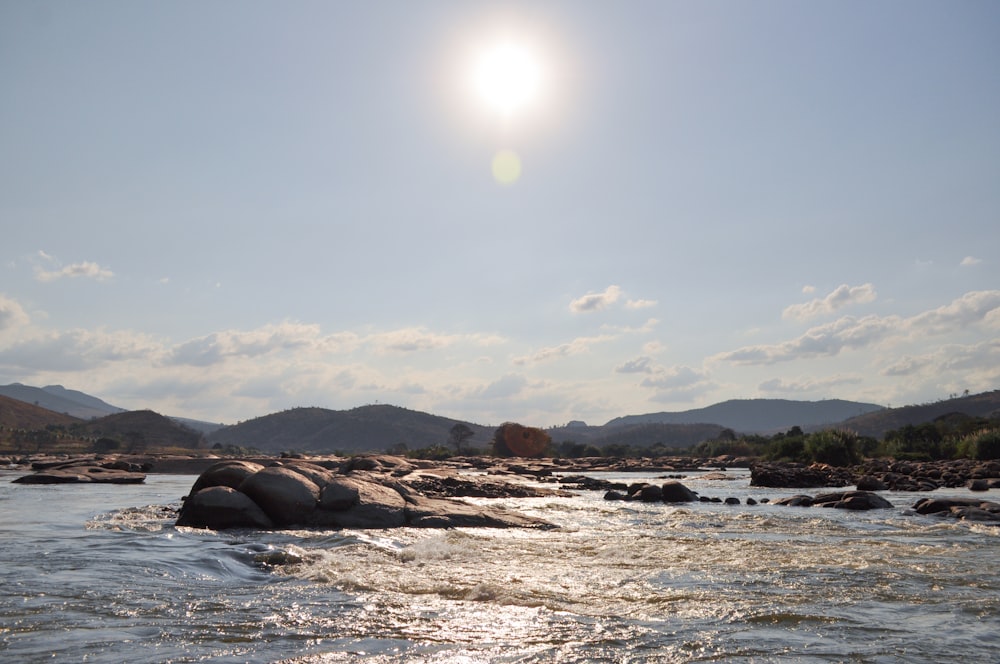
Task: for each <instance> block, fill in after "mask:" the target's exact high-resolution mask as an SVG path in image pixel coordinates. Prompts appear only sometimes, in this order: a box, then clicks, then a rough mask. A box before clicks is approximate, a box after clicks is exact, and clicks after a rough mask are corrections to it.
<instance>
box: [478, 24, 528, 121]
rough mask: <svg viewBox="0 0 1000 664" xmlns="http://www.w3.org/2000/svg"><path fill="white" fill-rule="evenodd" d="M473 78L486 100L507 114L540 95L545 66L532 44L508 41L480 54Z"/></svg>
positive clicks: (481, 95) (480, 94)
mask: <svg viewBox="0 0 1000 664" xmlns="http://www.w3.org/2000/svg"><path fill="white" fill-rule="evenodd" d="M472 81H473V85H474V86H475V90H476V92H477V93H478V94H479V96H480V97H481V98H482V100H483V101H484V102H486V103H487V104H488V105H489V106H490V107H491V108H492V109H494V110H496V111H498V112H500V113H502V114H503V115H505V116H506V115H510V114H511V113H513V112H515V111H519V110H521V109H522V108H524V107H526V106H529V105H530V104H531V103H533V102H534V101H535V100H536V99H537V97H538V93H539V88H540V84H541V81H542V68H541V65H540V63H539V61H538V58H537V57H536V56H535V54H534V53H533V52H532V51H531V50H530V49H529V48H528V47H526V46H524V45H523V44H518V43H515V42H506V43H502V44H497V45H496V46H493V47H492V48H489V49H487V50H486V51H484V52H483V53H482V54H481V55H480V56H479V58H478V59H477V60H476V62H475V66H474V68H473V72H472Z"/></svg>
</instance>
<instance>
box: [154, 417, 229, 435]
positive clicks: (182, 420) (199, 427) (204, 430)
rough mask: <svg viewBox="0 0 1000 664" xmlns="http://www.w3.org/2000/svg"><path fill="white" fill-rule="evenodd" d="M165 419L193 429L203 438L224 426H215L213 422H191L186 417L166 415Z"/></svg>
mask: <svg viewBox="0 0 1000 664" xmlns="http://www.w3.org/2000/svg"><path fill="white" fill-rule="evenodd" d="M167 417H169V418H170V419H172V420H173V421H174V422H176V423H177V424H180V425H182V426H186V427H188V428H189V429H194V430H195V431H198V432H200V433H201V434H202V435H203V436H207V435H208V434H210V433H212V432H213V431H218V430H219V429H221V428H222V427H224V426H226V425H225V424H217V423H215V422H204V421H202V420H192V419H188V418H186V417H174V416H173V415H168V416H167Z"/></svg>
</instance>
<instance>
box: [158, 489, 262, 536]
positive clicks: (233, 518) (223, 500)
mask: <svg viewBox="0 0 1000 664" xmlns="http://www.w3.org/2000/svg"><path fill="white" fill-rule="evenodd" d="M177 525H178V526H190V527H192V528H211V529H213V530H224V529H226V528H273V527H274V522H273V521H272V520H271V519H270V517H268V516H267V514H265V513H264V510H262V509H261V508H260V506H259V505H257V503H255V502H254V501H252V500H251V499H250V497H249V496H247V495H246V494H243V493H240V492H239V491H236V490H235V489H233V488H231V487H228V486H213V487H209V488H207V489H202V490H201V491H199V492H197V493H195V494H192V495H191V496H189V497H188V498H187V500H186V501H185V502H184V506H183V507H182V508H181V513H180V515H179V516H178V518H177Z"/></svg>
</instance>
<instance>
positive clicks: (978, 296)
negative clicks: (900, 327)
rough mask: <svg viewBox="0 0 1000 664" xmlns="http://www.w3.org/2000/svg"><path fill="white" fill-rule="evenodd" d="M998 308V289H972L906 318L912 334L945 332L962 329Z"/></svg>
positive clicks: (999, 301)
mask: <svg viewBox="0 0 1000 664" xmlns="http://www.w3.org/2000/svg"><path fill="white" fill-rule="evenodd" d="M997 309H1000V290H991V291H972V292H970V293H966V294H965V295H963V296H962V297H960V298H958V299H956V300H953V301H952V302H950V303H949V304H946V305H944V306H941V307H938V308H937V309H933V310H931V311H925V312H924V313H921V314H917V315H916V316H913V317H912V318H910V319H908V320H907V327H908V328H909V330H910V332H911V333H912V334H918V335H929V334H946V333H948V332H951V331H953V330H957V329H962V328H964V327H967V326H969V325H972V324H974V323H977V322H979V321H981V320H984V319H985V318H987V317H988V316H990V315H991V314H993V315H996V314H995V313H994V312H996V310H997Z"/></svg>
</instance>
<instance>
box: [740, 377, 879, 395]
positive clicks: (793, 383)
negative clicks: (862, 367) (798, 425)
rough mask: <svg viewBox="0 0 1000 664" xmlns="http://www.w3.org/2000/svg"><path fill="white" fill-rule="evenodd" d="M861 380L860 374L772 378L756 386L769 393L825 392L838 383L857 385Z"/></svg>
mask: <svg viewBox="0 0 1000 664" xmlns="http://www.w3.org/2000/svg"><path fill="white" fill-rule="evenodd" d="M861 382H862V379H861V377H860V376H840V375H837V376H828V377H826V378H800V379H798V380H785V379H783V378H772V379H771V380H766V381H764V382H763V383H761V384H760V385H758V386H757V389H759V390H760V391H761V392H764V393H769V394H805V393H815V392H820V393H827V392H828V391H829V389H830V388H832V387H837V386H840V385H858V384H860V383H861Z"/></svg>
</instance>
